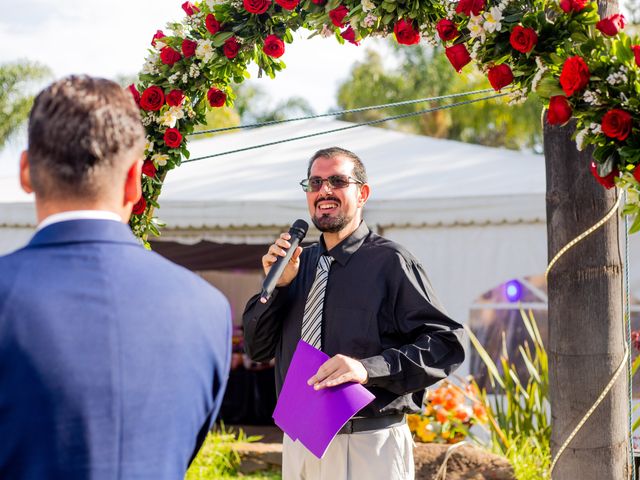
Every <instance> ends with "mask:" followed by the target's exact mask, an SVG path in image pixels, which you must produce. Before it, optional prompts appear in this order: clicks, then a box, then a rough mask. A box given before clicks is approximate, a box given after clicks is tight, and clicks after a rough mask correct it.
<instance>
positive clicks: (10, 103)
mask: <svg viewBox="0 0 640 480" xmlns="http://www.w3.org/2000/svg"><path fill="white" fill-rule="evenodd" d="M50 75H51V70H49V68H48V67H46V66H44V65H41V64H38V63H33V62H26V61H17V62H11V63H5V64H1V65H0V149H1V148H2V147H4V145H5V143H6V142H7V140H8V139H9V137H11V135H12V134H13V133H15V132H16V130H18V129H19V128H20V126H21V125H22V124H23V122H24V121H25V120H26V119H27V117H28V116H29V110H30V109H31V104H32V103H33V95H32V93H31V92H32V91H33V87H34V86H36V85H37V84H38V82H39V81H41V80H43V79H45V78H47V77H49V76H50Z"/></svg>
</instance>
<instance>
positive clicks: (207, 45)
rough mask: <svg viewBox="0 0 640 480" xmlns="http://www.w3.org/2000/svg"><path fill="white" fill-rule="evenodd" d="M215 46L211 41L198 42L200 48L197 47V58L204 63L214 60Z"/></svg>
mask: <svg viewBox="0 0 640 480" xmlns="http://www.w3.org/2000/svg"><path fill="white" fill-rule="evenodd" d="M213 52H214V50H213V44H212V43H211V40H198V46H197V47H196V57H197V58H200V59H202V60H203V61H204V62H208V61H209V60H211V59H212V58H213Z"/></svg>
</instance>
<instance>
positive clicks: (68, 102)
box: [28, 76, 145, 202]
mask: <svg viewBox="0 0 640 480" xmlns="http://www.w3.org/2000/svg"><path fill="white" fill-rule="evenodd" d="M144 140H145V132H144V127H143V126H142V123H141V120H140V112H139V110H138V107H137V106H136V104H135V102H134V101H133V98H132V96H131V95H130V94H129V93H128V92H126V91H125V90H124V89H123V88H122V87H120V86H119V85H118V84H117V83H114V82H112V81H109V80H105V79H101V78H91V77H88V76H71V77H67V78H63V79H62V80H58V81H56V82H55V83H53V84H51V85H50V86H48V87H47V88H45V89H44V90H43V91H42V92H40V94H39V95H38V96H37V97H36V99H35V102H34V104H33V109H32V110H31V115H30V117H29V147H28V161H29V172H30V173H29V175H30V180H31V187H32V188H33V191H34V192H35V193H36V197H37V198H39V199H40V200H44V201H51V202H56V201H61V200H64V201H69V200H74V201H85V202H95V201H99V200H101V199H104V198H109V197H111V196H113V195H114V194H116V195H117V191H118V189H121V188H123V185H124V183H125V178H126V176H127V172H128V170H129V169H130V167H131V165H132V164H133V163H134V162H135V161H136V160H137V159H140V158H141V155H142V153H143V146H144Z"/></svg>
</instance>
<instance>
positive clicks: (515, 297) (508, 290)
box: [504, 280, 522, 303]
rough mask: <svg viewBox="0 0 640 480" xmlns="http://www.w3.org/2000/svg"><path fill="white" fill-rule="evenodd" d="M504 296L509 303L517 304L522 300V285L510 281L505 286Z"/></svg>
mask: <svg viewBox="0 0 640 480" xmlns="http://www.w3.org/2000/svg"><path fill="white" fill-rule="evenodd" d="M504 291H505V295H506V296H507V300H509V301H510V302H512V303H514V302H519V301H520V300H521V299H522V284H521V283H520V282H519V281H518V280H510V281H508V282H507V283H506V284H505V288H504Z"/></svg>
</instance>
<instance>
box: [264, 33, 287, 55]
mask: <svg viewBox="0 0 640 480" xmlns="http://www.w3.org/2000/svg"><path fill="white" fill-rule="evenodd" d="M262 51H263V52H264V53H266V54H267V55H269V56H270V57H273V58H279V57H281V56H282V55H283V54H284V42H283V41H282V40H281V39H280V38H279V37H278V36H277V35H269V36H268V37H267V38H265V39H264V47H262Z"/></svg>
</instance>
